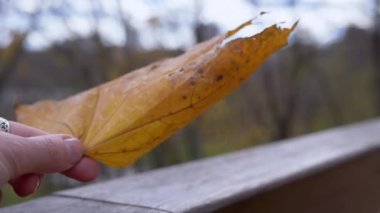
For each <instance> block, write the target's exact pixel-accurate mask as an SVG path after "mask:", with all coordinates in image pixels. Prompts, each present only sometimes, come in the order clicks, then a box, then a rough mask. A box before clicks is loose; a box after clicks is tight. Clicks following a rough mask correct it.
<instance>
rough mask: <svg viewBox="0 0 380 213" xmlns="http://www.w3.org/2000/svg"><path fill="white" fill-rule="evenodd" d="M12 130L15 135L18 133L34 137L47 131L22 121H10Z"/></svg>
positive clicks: (22, 135)
mask: <svg viewBox="0 0 380 213" xmlns="http://www.w3.org/2000/svg"><path fill="white" fill-rule="evenodd" d="M9 126H10V132H9V133H11V134H13V135H18V136H21V137H33V136H38V135H45V134H47V132H44V131H42V130H40V129H37V128H34V127H30V126H27V125H24V124H21V123H17V122H14V121H9Z"/></svg>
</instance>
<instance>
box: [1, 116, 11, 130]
mask: <svg viewBox="0 0 380 213" xmlns="http://www.w3.org/2000/svg"><path fill="white" fill-rule="evenodd" d="M9 130H10V125H9V121H8V120H7V119H5V118H2V117H0V132H9Z"/></svg>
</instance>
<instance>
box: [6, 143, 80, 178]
mask: <svg viewBox="0 0 380 213" xmlns="http://www.w3.org/2000/svg"><path fill="white" fill-rule="evenodd" d="M16 138H17V140H11V141H9V143H8V144H7V149H6V150H7V152H5V158H4V161H5V162H3V163H5V164H3V165H5V167H6V168H7V170H8V171H9V173H8V174H9V176H10V179H13V178H15V177H18V176H20V175H23V174H28V173H36V174H43V173H52V172H62V171H65V170H67V169H69V168H70V167H72V166H73V165H74V164H75V163H76V162H78V161H79V160H80V158H81V157H82V155H83V148H82V145H81V144H80V142H79V140H78V139H75V138H70V137H68V136H65V135H42V136H36V137H29V138H22V137H16ZM2 154H3V155H4V153H2Z"/></svg>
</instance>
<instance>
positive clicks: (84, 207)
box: [0, 196, 165, 213]
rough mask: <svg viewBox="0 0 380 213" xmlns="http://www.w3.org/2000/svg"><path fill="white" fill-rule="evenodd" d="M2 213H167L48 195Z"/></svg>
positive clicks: (0, 210)
mask: <svg viewBox="0 0 380 213" xmlns="http://www.w3.org/2000/svg"><path fill="white" fill-rule="evenodd" d="M0 212H1V213H30V212H36V213H69V212H70V213H71V212H80V213H95V212H102V213H103V212H107V213H108V212H109V213H111V212H128V213H138V212H146V213H165V211H159V210H155V209H149V208H144V207H137V206H128V205H123V204H117V203H107V202H99V201H92V200H83V199H73V198H68V197H55V196H48V197H43V198H40V199H37V200H33V201H29V202H25V203H22V204H19V205H17V206H11V207H7V208H2V209H0Z"/></svg>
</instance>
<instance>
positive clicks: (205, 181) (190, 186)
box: [11, 120, 380, 212]
mask: <svg viewBox="0 0 380 213" xmlns="http://www.w3.org/2000/svg"><path fill="white" fill-rule="evenodd" d="M379 130H380V120H372V121H367V122H364V123H360V124H355V125H349V126H344V127H340V128H336V129H331V130H328V131H324V132H319V133H314V134H310V135H306V136H302V137H297V138H293V139H289V140H285V141H282V142H281V143H273V144H270V145H265V146H261V147H257V148H253V149H247V150H243V151H239V152H234V153H230V154H226V155H222V156H218V157H213V158H209V159H204V160H199V161H194V162H191V163H187V164H183V165H178V166H173V167H169V168H165V169H160V170H155V171H151V172H146V173H142V174H138V175H133V176H127V177H124V178H120V179H116V180H113V181H108V182H104V183H97V184H92V185H88V186H85V187H80V188H76V189H70V190H66V191H60V192H57V193H56V194H55V195H53V196H57V197H60V196H65V198H66V199H68V198H70V199H72V200H78V201H80V202H82V200H83V199H84V200H92V201H93V202H100V203H101V204H102V203H104V202H105V203H107V205H108V204H112V203H114V204H115V205H116V204H117V205H116V206H115V212H119V211H117V210H116V208H120V206H119V205H126V206H138V207H143V208H146V209H156V210H157V211H163V212H209V211H214V210H221V209H223V208H225V207H228V206H231V205H233V204H236V203H244V202H246V201H247V200H249V199H250V198H254V197H256V198H257V197H260V196H261V195H263V194H264V193H271V192H273V190H276V189H281V188H282V187H286V186H292V184H296V183H297V182H298V183H301V182H302V181H305V179H306V180H307V178H312V177H315V176H316V175H320V174H325V173H326V174H331V175H332V177H335V176H336V177H335V181H340V180H343V179H344V178H345V177H346V176H345V175H350V176H354V175H355V177H361V176H360V175H359V174H363V177H365V178H361V179H360V178H357V179H355V178H354V179H352V181H351V182H350V181H348V182H347V183H346V184H343V181H342V184H341V185H339V186H340V190H338V191H336V194H337V195H339V194H340V195H342V196H346V194H350V193H355V190H351V189H352V188H360V187H361V185H360V184H361V183H360V182H357V181H365V180H366V178H369V179H371V180H376V179H379V178H378V172H377V171H378V166H380V165H379V164H380V161H379V163H378V164H377V163H376V160H377V159H379V158H374V157H373V156H376V154H379V153H378V152H379V148H380V131H379ZM366 156H367V157H368V156H372V157H369V158H370V159H371V160H364V161H358V159H361V158H363V159H367V157H366ZM379 160H380V159H379ZM355 162H356V163H355ZM366 162H367V163H368V164H367V163H366ZM346 164H347V165H350V166H349V167H347V168H348V169H346V170H344V171H347V172H341V173H338V174H339V175H335V176H334V172H336V171H338V170H339V169H340V168H341V166H344V165H346ZM365 165H367V166H365ZM344 168H345V167H344ZM375 171H376V172H375ZM342 174H343V175H342ZM322 179H323V178H322ZM369 179H368V180H369ZM318 180H319V179H318V178H317V179H316V180H314V179H311V180H309V182H310V186H311V187H313V186H314V188H313V190H311V191H304V192H303V193H298V194H297V193H289V194H287V193H285V192H284V193H282V194H281V193H280V195H281V196H279V195H278V196H277V197H276V199H278V200H281V198H282V197H283V198H286V197H287V196H288V195H297V196H298V197H294V198H292V199H293V200H296V201H297V200H298V201H299V202H300V203H302V202H303V199H304V198H305V196H307V195H308V194H307V193H311V194H312V193H316V191H318V190H319V189H320V190H324V189H323V188H320V187H318V185H317V184H319V182H318ZM332 180H334V179H332ZM379 180H380V179H379ZM314 182H315V184H316V185H314ZM330 182H331V180H330ZM379 182H380V181H379ZM331 183H333V181H332V182H331ZM348 183H349V184H353V187H349V184H348ZM328 186H329V185H327V187H328ZM372 186H377V185H372ZM363 191H365V190H362V191H361V192H363ZM356 192H357V191H356ZM304 193H306V195H304ZM320 194H321V193H320ZM322 195H323V193H322ZM322 195H321V196H319V199H320V200H319V201H315V202H317V203H318V205H324V203H326V204H327V203H329V202H323V199H324V197H323V196H322ZM360 195H361V196H359V197H361V198H362V199H367V197H366V196H372V195H374V194H373V193H368V195H366V194H365V193H364V194H363V193H361V194H360ZM347 196H348V195H347ZM311 197H312V196H311ZM352 197H355V196H354V195H352ZM60 198H62V197H60ZM263 199H264V198H263ZM268 199H269V198H268ZM270 199H271V198H270ZM270 199H269V200H270ZM288 199H289V198H288ZM321 199H322V200H321ZM326 199H329V197H328V196H326ZM379 199H380V198H379ZM375 200H376V199H368V202H371V203H373V202H374V201H375ZM264 201H265V199H264ZM34 202H40V201H39V200H37V201H32V202H29V203H26V204H21V206H23V205H24V208H25V205H26V206H33V208H34V209H33V208H29V210H30V209H33V211H34V210H36V211H35V212H43V211H39V209H38V208H37V206H36V205H34V204H33V203H34ZM313 202H314V201H310V203H313ZM248 203H249V202H248ZM264 203H265V202H264ZM267 203H268V202H267ZM378 203H379V204H380V202H378ZM241 205H242V204H241ZM19 206H20V205H19ZM19 206H15V207H11V208H13V209H15V210H17V209H18V208H20V207H19ZM379 206H380V205H379ZM325 207H326V208H328V206H327V205H326V206H325ZM40 208H43V207H40ZM379 209H380V208H379ZM16 212H17V211H16ZM68 212H77V211H76V209H75V208H74V207H73V208H72V211H68ZM92 212H101V211H100V210H99V211H96V209H94V211H92Z"/></svg>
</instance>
